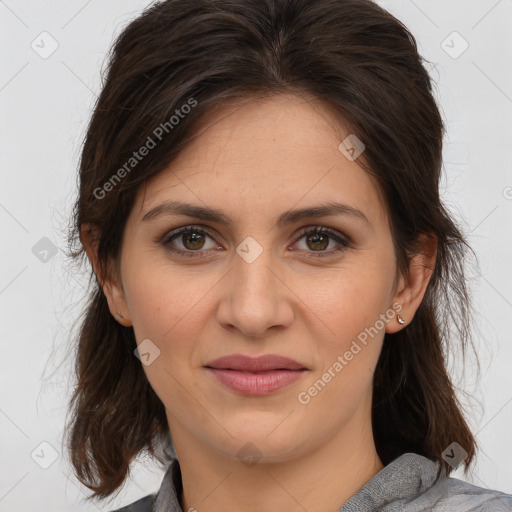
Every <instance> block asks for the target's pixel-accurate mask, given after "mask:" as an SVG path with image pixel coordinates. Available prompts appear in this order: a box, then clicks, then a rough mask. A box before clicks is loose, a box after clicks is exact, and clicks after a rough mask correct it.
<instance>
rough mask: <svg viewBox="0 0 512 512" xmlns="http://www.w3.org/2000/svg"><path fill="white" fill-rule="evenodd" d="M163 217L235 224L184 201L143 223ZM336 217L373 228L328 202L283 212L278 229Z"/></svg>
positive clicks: (163, 205) (150, 215) (165, 206)
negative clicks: (307, 220)
mask: <svg viewBox="0 0 512 512" xmlns="http://www.w3.org/2000/svg"><path fill="white" fill-rule="evenodd" d="M162 215H186V216H188V217H194V218H198V219H201V220H206V221H211V222H217V223H219V224H223V225H225V226H227V227H229V228H232V227H233V226H234V222H233V221H232V220H231V219H230V218H229V217H228V216H227V215H226V214H225V213H223V212H221V211H219V210H214V209H212V208H208V207H203V206H199V205H195V204H190V203H184V202H182V201H170V200H168V201H164V202H163V203H161V204H159V205H157V206H155V207H154V208H151V210H148V211H147V212H146V213H145V214H144V216H143V217H142V221H143V222H146V221H149V220H152V219H155V218H157V217H160V216H162ZM334 215H348V216H350V217H353V218H355V219H359V220H362V221H364V222H365V223H367V224H368V225H369V226H370V227H371V223H370V221H369V220H368V218H367V217H366V215H365V214H364V213H363V212H362V211H360V210H357V209H356V208H354V207H352V206H349V205H347V204H343V203H337V202H328V203H324V204H320V205H317V206H310V207H307V208H301V209H296V210H287V211H285V212H283V213H282V214H281V215H280V216H279V218H278V219H277V222H276V225H277V226H278V227H282V226H286V225H289V224H293V223H295V222H298V221H300V220H303V219H313V218H317V217H329V216H334Z"/></svg>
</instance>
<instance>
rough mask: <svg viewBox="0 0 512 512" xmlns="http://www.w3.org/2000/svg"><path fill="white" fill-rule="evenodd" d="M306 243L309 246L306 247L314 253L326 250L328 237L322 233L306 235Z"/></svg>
mask: <svg viewBox="0 0 512 512" xmlns="http://www.w3.org/2000/svg"><path fill="white" fill-rule="evenodd" d="M306 243H307V244H311V245H308V247H309V248H310V249H312V250H314V251H318V250H323V249H327V247H328V245H329V237H328V236H327V235H325V234H323V233H311V234H309V235H307V237H306Z"/></svg>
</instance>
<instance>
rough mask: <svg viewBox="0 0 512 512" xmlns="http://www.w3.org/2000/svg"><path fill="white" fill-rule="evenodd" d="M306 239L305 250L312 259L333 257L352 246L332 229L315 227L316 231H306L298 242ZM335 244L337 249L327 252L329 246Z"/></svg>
mask: <svg viewBox="0 0 512 512" xmlns="http://www.w3.org/2000/svg"><path fill="white" fill-rule="evenodd" d="M302 239H304V244H305V246H306V247H305V248H304V250H305V251H306V252H308V253H310V254H311V253H317V254H311V256H312V257H324V256H332V255H333V254H335V253H338V252H340V251H343V250H345V249H346V248H347V247H349V246H350V243H349V241H348V240H347V239H345V238H344V237H343V236H342V235H340V234H339V233H338V232H337V231H334V230H332V229H330V228H322V227H315V228H314V229H309V230H304V231H303V232H302V233H301V235H300V236H299V238H298V239H297V242H299V241H301V240H302ZM331 242H332V243H334V245H335V247H334V248H333V249H331V250H326V249H327V248H328V247H329V245H330V244H331ZM336 245H337V247H336Z"/></svg>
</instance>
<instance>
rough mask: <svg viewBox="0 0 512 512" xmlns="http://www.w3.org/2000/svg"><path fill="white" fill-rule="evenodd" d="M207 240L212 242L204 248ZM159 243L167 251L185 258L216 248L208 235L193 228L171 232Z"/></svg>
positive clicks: (201, 230) (202, 230)
mask: <svg viewBox="0 0 512 512" xmlns="http://www.w3.org/2000/svg"><path fill="white" fill-rule="evenodd" d="M208 238H209V239H210V240H212V241H211V244H210V246H209V247H208V246H205V244H206V243H207V239H208ZM161 243H162V245H163V246H164V247H165V248H166V249H168V250H169V251H171V252H174V253H176V254H180V255H186V256H197V255H201V254H203V253H205V252H208V250H209V249H214V248H216V247H218V246H217V245H216V244H215V243H214V242H213V237H212V235H210V233H208V232H206V231H205V230H204V229H201V228H196V227H193V226H187V227H184V228H180V229H178V230H175V231H171V232H170V233H169V234H168V235H167V236H166V237H165V238H164V240H163V241H162V242H161Z"/></svg>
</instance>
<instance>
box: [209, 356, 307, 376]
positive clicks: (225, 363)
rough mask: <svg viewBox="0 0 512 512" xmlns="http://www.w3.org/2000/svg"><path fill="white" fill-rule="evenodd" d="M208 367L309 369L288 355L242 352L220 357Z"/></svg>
mask: <svg viewBox="0 0 512 512" xmlns="http://www.w3.org/2000/svg"><path fill="white" fill-rule="evenodd" d="M205 366H206V367H207V368H216V369H218V370H238V371H245V372H264V371H268V370H307V368H306V367H305V366H304V365H303V364H300V363H298V362H297V361H294V360H293V359H289V358H288V357H283V356H278V355H273V354H265V355H263V356H259V357H249V356H244V355H242V354H232V355H229V356H225V357H219V358H218V359H215V360H214V361H210V362H209V363H207V364H206V365H205Z"/></svg>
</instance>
